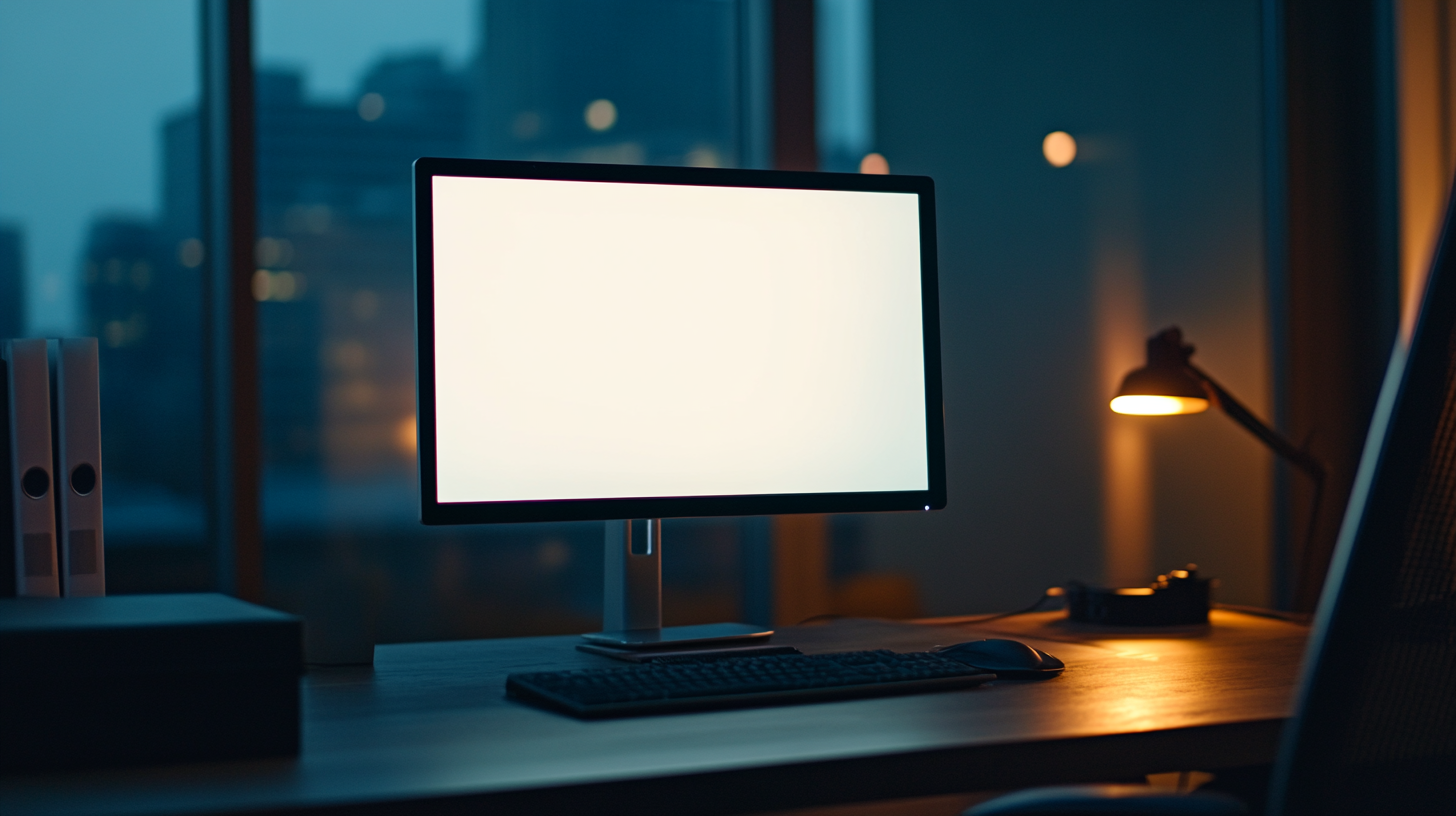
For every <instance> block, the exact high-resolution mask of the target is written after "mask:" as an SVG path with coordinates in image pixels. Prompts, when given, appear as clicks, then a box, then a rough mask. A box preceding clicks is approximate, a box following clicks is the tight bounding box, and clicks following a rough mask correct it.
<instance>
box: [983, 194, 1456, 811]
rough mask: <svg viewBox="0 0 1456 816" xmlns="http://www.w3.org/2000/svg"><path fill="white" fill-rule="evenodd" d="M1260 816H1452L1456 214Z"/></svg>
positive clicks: (1170, 807)
mask: <svg viewBox="0 0 1456 816" xmlns="http://www.w3.org/2000/svg"><path fill="white" fill-rule="evenodd" d="M1242 812H1245V809H1244V805H1243V804H1242V803H1241V802H1239V801H1238V800H1236V799H1234V798H1233V797H1230V796H1227V795H1220V794H1206V795H1205V794H1192V795H1187V796H1175V795H1171V794H1167V793H1163V794H1159V793H1158V792H1157V791H1156V790H1154V789H1151V788H1146V787H1142V786H1127V785H1102V786H1099V785H1090V786H1072V787H1064V788H1041V789H1033V790H1027V791H1021V792H1018V793H1013V794H1010V795H1008V796H1003V797H999V798H997V799H993V800H990V801H988V802H985V803H982V804H981V805H979V806H977V807H974V808H971V809H970V810H968V811H966V816H1012V814H1015V816H1032V814H1077V813H1099V814H1113V813H1128V814H1132V813H1138V814H1151V813H1170V814H1192V813H1200V814H1201V813H1206V814H1233V813H1242ZM1268 813H1270V814H1278V815H1279V816H1297V815H1298V814H1347V813H1348V814H1377V813H1399V814H1418V813H1445V814H1451V813H1456V206H1451V207H1448V210H1447V213H1446V221H1445V225H1444V229H1443V230H1442V233H1441V238H1440V243H1439V246H1438V248H1437V250H1436V256H1435V259H1434V261H1433V263H1432V266H1431V275H1430V278H1429V279H1428V281H1427V285H1426V294H1425V298H1424V300H1423V302H1422V305H1421V314H1420V320H1419V323H1418V324H1417V327H1416V331H1415V336H1414V338H1413V339H1412V341H1411V345H1410V348H1409V350H1408V351H1406V350H1403V349H1401V348H1399V347H1397V348H1396V350H1395V352H1394V353H1393V354H1392V356H1391V361H1390V366H1389V369H1388V370H1387V372H1386V377H1385V383H1384V385H1383V386H1382V388H1381V391H1380V398H1379V401H1378V402H1377V404H1376V408H1375V413H1374V416H1373V418H1372V420H1371V426H1370V432H1369V435H1368V437H1367V439H1366V443H1365V452H1364V454H1363V456H1362V457H1361V460H1360V468H1359V471H1358V473H1357V475H1356V479H1355V486H1354V489H1353V490H1352V491H1351V494H1350V504H1349V507H1347V508H1346V511H1345V519H1344V523H1343V524H1342V525H1341V528H1340V536H1339V539H1338V542H1337V543H1336V546H1335V554H1334V559H1333V561H1332V563H1331V565H1330V571H1329V576H1328V578H1327V580H1326V583H1325V589H1324V594H1323V595H1322V596H1321V597H1320V603H1319V608H1318V610H1317V612H1316V614H1315V620H1314V626H1313V630H1312V633H1311V637H1310V641H1309V646H1308V649H1307V651H1306V653H1305V661H1304V671H1303V677H1302V679H1301V684H1300V691H1299V696H1298V703H1297V706H1296V710H1295V714H1294V717H1293V718H1292V719H1291V720H1290V721H1289V722H1288V723H1287V724H1286V725H1285V727H1284V732H1283V737H1282V742H1281V746H1280V751H1279V755H1278V759H1277V760H1276V762H1275V765H1274V769H1273V774H1272V777H1271V786H1270V793H1269V801H1268Z"/></svg>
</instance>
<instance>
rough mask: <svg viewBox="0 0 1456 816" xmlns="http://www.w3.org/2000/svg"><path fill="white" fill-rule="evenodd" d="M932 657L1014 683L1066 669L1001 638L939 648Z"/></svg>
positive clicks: (1055, 659) (1058, 672) (1051, 660)
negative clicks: (1011, 680) (960, 664)
mask: <svg viewBox="0 0 1456 816" xmlns="http://www.w3.org/2000/svg"><path fill="white" fill-rule="evenodd" d="M935 653H936V654H939V655H944V656H945V657H949V658H951V659H952V660H957V661H960V662H961V663H965V664H966V665H968V666H974V667H976V668H978V669H985V670H986V671H989V672H995V673H996V676H997V677H1006V678H1010V679H1016V680H1021V679H1031V678H1039V677H1041V678H1044V677H1056V676H1057V675H1059V674H1061V673H1062V669H1065V668H1066V667H1067V666H1066V664H1065V663H1063V662H1062V661H1061V660H1058V659H1057V658H1055V657H1052V656H1051V655H1049V654H1047V653H1046V652H1043V651H1041V650H1040V649H1033V648H1032V647H1030V646H1027V645H1026V644H1025V643H1022V642H1021V641H1019V640H1003V639H1001V638H991V639H990V640H968V641H966V642H965V643H957V644H955V645H954V646H942V647H940V648H939V649H936V650H935Z"/></svg>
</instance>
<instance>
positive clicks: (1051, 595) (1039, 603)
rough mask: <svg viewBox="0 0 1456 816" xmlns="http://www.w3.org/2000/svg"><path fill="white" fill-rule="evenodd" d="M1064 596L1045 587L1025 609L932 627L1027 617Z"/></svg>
mask: <svg viewBox="0 0 1456 816" xmlns="http://www.w3.org/2000/svg"><path fill="white" fill-rule="evenodd" d="M1065 594H1067V591H1066V590H1065V589H1063V588H1061V587H1059V586H1054V587H1047V589H1046V591H1045V592H1043V593H1042V594H1041V597H1040V598H1037V599H1036V603H1034V604H1032V605H1031V606H1028V607H1026V608H1025V609H1017V610H1015V611H1013V612H997V613H996V614H994V615H976V616H971V617H965V618H956V619H954V620H946V621H937V622H936V623H934V624H932V625H933V626H962V625H964V624H967V623H985V622H986V621H993V620H1000V619H1001V618H1010V617H1014V616H1016V615H1027V614H1030V613H1032V612H1035V611H1037V610H1038V609H1041V606H1042V604H1044V603H1046V602H1047V599H1048V598H1060V597H1062V596H1063V595H1065Z"/></svg>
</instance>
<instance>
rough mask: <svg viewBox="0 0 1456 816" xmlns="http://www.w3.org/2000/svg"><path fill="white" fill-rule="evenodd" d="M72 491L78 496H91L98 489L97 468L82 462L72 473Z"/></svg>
mask: <svg viewBox="0 0 1456 816" xmlns="http://www.w3.org/2000/svg"><path fill="white" fill-rule="evenodd" d="M71 489H72V490H74V491H76V495H78V496H89V495H91V491H93V490H95V489H96V468H94V467H91V466H90V465H88V464H86V463H85V462H82V463H81V464H79V465H76V467H75V469H73V470H72V471H71Z"/></svg>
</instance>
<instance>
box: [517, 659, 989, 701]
mask: <svg viewBox="0 0 1456 816" xmlns="http://www.w3.org/2000/svg"><path fill="white" fill-rule="evenodd" d="M995 678H996V675H994V674H990V673H987V672H985V671H983V670H981V669H976V668H972V667H971V666H967V665H966V664H964V663H959V662H957V661H955V660H952V659H950V658H948V657H941V656H940V655H936V654H932V653H930V652H909V653H906V654H897V653H895V652H891V651H888V650H885V649H880V650H877V651H872V652H840V653H837V654H819V655H805V654H792V655H771V656H763V657H719V658H711V659H685V660H683V661H682V662H676V661H671V660H669V661H663V662H656V663H649V664H646V665H642V666H632V667H630V668H620V669H615V668H614V669H577V670H574V671H550V672H529V673H523V674H512V675H510V676H509V677H507V678H506V693H507V694H508V695H510V696H512V697H516V698H519V699H521V700H526V701H528V702H531V703H536V704H538V705H543V706H546V707H549V708H554V709H557V710H560V711H565V712H566V713H568V714H574V715H576V716H578V717H623V716H630V715H634V714H657V713H666V712H671V711H691V710H701V709H708V708H737V707H744V706H764V705H777V704H781V703H802V702H810V701H816V700H842V699H847V698H851V697H878V696H883V695H889V694H915V693H918V692H925V691H945V690H948V689H958V688H966V687H967V686H974V685H978V684H980V683H984V682H986V681H987V680H994V679H995Z"/></svg>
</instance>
